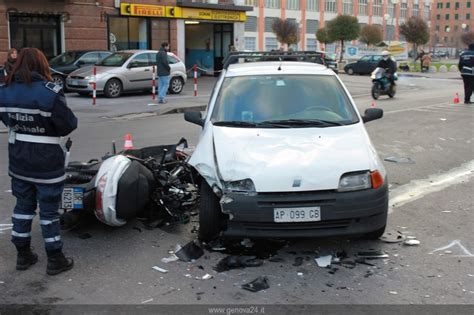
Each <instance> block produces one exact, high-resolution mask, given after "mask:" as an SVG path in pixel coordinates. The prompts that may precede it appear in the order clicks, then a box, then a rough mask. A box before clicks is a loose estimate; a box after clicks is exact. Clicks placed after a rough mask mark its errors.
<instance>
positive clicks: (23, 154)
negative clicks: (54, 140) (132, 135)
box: [0, 72, 77, 184]
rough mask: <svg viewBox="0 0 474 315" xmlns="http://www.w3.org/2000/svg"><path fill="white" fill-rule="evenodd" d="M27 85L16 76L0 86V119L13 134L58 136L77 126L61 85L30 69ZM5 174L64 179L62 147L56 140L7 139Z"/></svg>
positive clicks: (42, 179)
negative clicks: (9, 82)
mask: <svg viewBox="0 0 474 315" xmlns="http://www.w3.org/2000/svg"><path fill="white" fill-rule="evenodd" d="M32 77H33V82H32V83H31V84H30V85H28V84H26V83H24V82H22V81H21V80H20V78H18V77H16V78H15V80H14V82H12V84H10V85H9V86H2V87H0V119H1V120H2V122H3V123H4V124H5V125H6V126H7V127H8V129H9V130H12V131H14V132H16V133H17V134H26V135H34V136H46V137H61V136H66V135H68V134H70V133H71V132H72V131H73V130H74V129H76V128H77V118H76V116H74V114H73V113H72V111H71V110H70V109H69V108H68V107H67V105H66V98H65V97H64V93H63V91H62V89H61V88H60V87H59V86H57V85H55V84H54V83H52V82H47V81H46V80H45V79H44V78H43V77H42V76H40V75H39V74H38V73H35V72H34V73H33V76H32ZM8 151H9V160H10V163H9V174H10V176H12V177H16V178H19V179H22V180H26V181H30V182H33V183H44V184H52V183H59V182H62V181H63V180H64V179H65V171H64V159H65V154H64V151H63V148H62V147H61V146H60V145H59V144H47V143H35V142H27V141H19V140H16V141H15V142H14V143H9V146H8Z"/></svg>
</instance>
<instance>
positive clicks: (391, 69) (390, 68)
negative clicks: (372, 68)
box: [377, 50, 397, 85]
mask: <svg viewBox="0 0 474 315" xmlns="http://www.w3.org/2000/svg"><path fill="white" fill-rule="evenodd" d="M377 68H382V69H384V70H385V75H386V76H387V78H388V79H389V80H390V83H391V84H392V85H394V84H395V80H394V78H393V75H394V74H395V72H396V71H397V63H396V62H395V60H393V59H392V58H391V56H390V53H389V52H388V51H387V50H384V51H382V59H380V61H379V63H378V64H377Z"/></svg>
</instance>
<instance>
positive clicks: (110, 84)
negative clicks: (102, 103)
mask: <svg viewBox="0 0 474 315" xmlns="http://www.w3.org/2000/svg"><path fill="white" fill-rule="evenodd" d="M121 94H122V82H120V80H118V79H110V80H109V81H107V83H106V84H105V87H104V95H105V97H110V98H114V97H119V96H120V95H121Z"/></svg>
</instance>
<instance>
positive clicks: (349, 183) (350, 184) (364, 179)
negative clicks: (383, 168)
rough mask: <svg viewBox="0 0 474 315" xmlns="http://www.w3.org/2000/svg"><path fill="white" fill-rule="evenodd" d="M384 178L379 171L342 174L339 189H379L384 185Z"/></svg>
mask: <svg viewBox="0 0 474 315" xmlns="http://www.w3.org/2000/svg"><path fill="white" fill-rule="evenodd" d="M383 183H384V179H383V177H382V175H381V174H380V172H379V171H377V170H376V171H374V172H369V171H366V172H358V173H348V174H344V175H342V177H341V179H340V180H339V188H338V190H337V191H339V192H343V191H355V190H364V189H370V188H373V189H377V188H379V187H380V186H382V185H383Z"/></svg>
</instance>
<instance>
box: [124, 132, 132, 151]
mask: <svg viewBox="0 0 474 315" xmlns="http://www.w3.org/2000/svg"><path fill="white" fill-rule="evenodd" d="M133 148H134V147H133V141H132V135H131V134H129V133H127V134H126V135H125V143H124V145H123V149H124V150H131V149H133Z"/></svg>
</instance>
